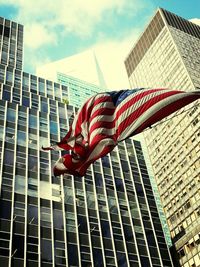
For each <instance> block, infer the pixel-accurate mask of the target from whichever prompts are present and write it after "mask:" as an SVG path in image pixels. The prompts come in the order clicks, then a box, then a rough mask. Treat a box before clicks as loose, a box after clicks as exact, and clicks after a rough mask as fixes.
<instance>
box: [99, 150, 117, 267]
mask: <svg viewBox="0 0 200 267" xmlns="http://www.w3.org/2000/svg"><path fill="white" fill-rule="evenodd" d="M108 157H109V161H110V165H111V163H112V162H111V159H110V154H108ZM100 168H101V173H102V176H103V179H102V182H103V189H104V193H105V200H106V207H107V211H108V213H107V214H108V220H109V222H108V223H109V225H110V231H111V242H112V245H113V253H114V259H115V266H118V265H117V255H116V250H115V242H114V238H113V229H112V223H111V217H110V209H109V205H108V197H107V191H106V185H105V177H104V171H103V166H102V161H101V164H100Z"/></svg>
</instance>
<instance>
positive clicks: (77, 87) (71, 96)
mask: <svg viewBox="0 0 200 267" xmlns="http://www.w3.org/2000/svg"><path fill="white" fill-rule="evenodd" d="M57 80H58V82H59V83H61V84H63V85H65V86H67V87H68V95H66V96H64V97H63V98H64V99H65V100H66V101H67V103H69V104H70V105H72V106H75V107H77V108H80V107H81V106H82V105H83V104H84V102H85V99H88V98H89V97H90V96H92V95H94V94H97V93H100V92H102V88H100V87H98V86H96V85H94V84H91V83H88V82H85V81H82V80H79V79H77V78H74V77H71V76H69V75H66V74H63V73H59V72H58V73H57Z"/></svg>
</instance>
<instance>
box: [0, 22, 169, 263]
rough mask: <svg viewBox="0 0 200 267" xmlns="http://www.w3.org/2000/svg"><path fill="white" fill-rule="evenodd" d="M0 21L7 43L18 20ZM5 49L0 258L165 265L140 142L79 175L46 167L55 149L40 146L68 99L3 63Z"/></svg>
mask: <svg viewBox="0 0 200 267" xmlns="http://www.w3.org/2000/svg"><path fill="white" fill-rule="evenodd" d="M1 21H2V24H1V25H2V29H3V30H2V32H1V38H2V40H3V41H4V35H6V37H7V39H6V42H8V43H9V45H10V44H11V41H12V35H11V32H12V27H11V25H15V27H16V28H17V29H22V26H21V25H18V24H16V23H13V22H10V21H7V20H3V19H1ZM8 25H9V26H8ZM6 27H8V29H7V28H6ZM8 32H9V34H8ZM18 34H19V36H18V35H16V39H17V40H18V38H19V37H20V36H21V35H23V32H22V33H18ZM19 39H20V38H19ZM3 41H2V42H3ZM22 42H23V40H21V43H22ZM20 51H21V50H19V52H20ZM9 55H10V54H8V59H7V61H6V62H4V61H3V62H1V64H0V69H1V72H0V92H1V94H0V266H1V267H15V266H16V267H25V266H27V267H41V266H42V267H54V266H56V267H59V266H60V267H61V266H65V267H66V266H67V267H68V266H69V267H75V266H76V267H78V266H83V267H84V266H88V267H89V266H92V267H94V266H99V267H102V266H112V267H113V266H119V267H125V266H128V267H131V266H134V267H137V266H138V267H171V266H173V264H172V262H171V258H170V255H169V250H168V247H167V245H166V241H165V238H164V234H163V229H162V226H161V223H160V219H159V215H158V210H157V207H156V203H155V198H154V195H153V191H152V187H151V183H150V179H149V175H148V171H147V166H146V162H145V159H144V156H143V151H142V147H141V144H140V142H139V141H136V140H133V139H129V140H127V141H126V142H122V143H121V144H120V145H119V146H118V147H116V148H115V150H113V151H112V153H110V154H109V155H107V156H106V157H104V158H102V159H100V160H98V161H96V162H95V163H94V164H93V165H92V166H91V167H90V168H89V169H88V172H87V174H86V176H85V177H83V178H78V177H74V176H71V175H65V176H64V177H54V176H53V173H52V166H53V165H54V163H55V161H56V160H57V158H58V157H59V156H60V153H61V152H56V151H51V153H50V152H46V151H42V150H41V147H42V145H43V146H45V145H48V144H49V143H50V141H53V142H54V141H59V140H60V138H61V137H62V136H64V135H65V134H66V132H67V130H68V128H69V125H70V124H71V122H72V119H73V117H74V114H75V113H76V112H77V108H76V107H74V106H70V105H66V104H65V103H63V99H65V97H66V96H67V95H68V88H67V87H66V86H64V85H61V84H58V83H55V82H51V81H49V80H45V79H42V78H40V77H37V76H35V75H31V74H28V73H25V72H23V71H22V68H20V66H19V65H14V66H13V65H12V64H11V65H9ZM17 55H18V50H16V48H15V56H16V58H14V62H15V63H16V64H18V63H19V62H20V57H19V59H18V57H17ZM19 55H20V53H19ZM17 60H19V62H18V61H17ZM17 66H18V67H17Z"/></svg>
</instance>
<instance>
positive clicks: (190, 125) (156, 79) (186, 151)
mask: <svg viewBox="0 0 200 267" xmlns="http://www.w3.org/2000/svg"><path fill="white" fill-rule="evenodd" d="M199 47H200V26H198V25H195V24H193V23H192V22H190V21H188V20H186V19H184V18H181V17H179V16H177V15H175V14H172V13H171V12H169V11H166V10H164V9H158V11H157V12H156V14H155V15H154V16H153V18H152V19H151V21H150V23H149V24H148V26H147V27H146V28H145V30H144V32H143V33H142V34H141V36H140V38H139V39H138V41H137V42H136V44H135V45H134V47H133V48H132V50H131V51H130V53H129V55H128V56H127V58H126V60H125V65H126V69H127V73H128V76H129V81H130V85H131V87H154V88H156V87H164V88H166V87H167V88H171V89H179V90H186V91H189V90H199V89H200V61H199V58H200V49H199ZM187 109H188V111H187V112H185V110H187ZM199 111H200V106H199V102H196V103H193V104H191V105H190V106H189V107H185V109H184V110H181V111H179V112H177V114H176V115H172V116H171V117H170V118H168V119H166V120H165V121H164V122H162V123H158V124H157V126H155V127H153V128H152V130H148V131H146V132H145V139H146V143H147V146H148V151H149V155H150V159H151V163H152V165H153V169H154V175H155V178H156V181H157V184H158V188H159V192H160V196H161V200H162V205H163V207H164V211H165V215H166V218H167V221H168V225H169V228H170V232H171V237H172V241H173V243H174V244H175V247H176V251H177V253H178V256H179V262H180V264H181V266H183V267H191V266H193V267H194V266H200V245H199V244H200V210H199V206H200V191H199V189H200V146H199V144H200V119H199ZM178 114H179V115H178Z"/></svg>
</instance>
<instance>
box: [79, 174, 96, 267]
mask: <svg viewBox="0 0 200 267" xmlns="http://www.w3.org/2000/svg"><path fill="white" fill-rule="evenodd" d="M82 182H83V192H84V197H85V213H86V220H87V226H88V237H89V238H88V239H89V246H90V255H91V262H92V265H91V267H94V258H93V252H92V240H91V231H90V222H89V213H88V205H87V195H86V186H85V177H83V180H82Z"/></svg>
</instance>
